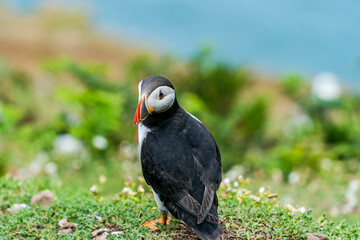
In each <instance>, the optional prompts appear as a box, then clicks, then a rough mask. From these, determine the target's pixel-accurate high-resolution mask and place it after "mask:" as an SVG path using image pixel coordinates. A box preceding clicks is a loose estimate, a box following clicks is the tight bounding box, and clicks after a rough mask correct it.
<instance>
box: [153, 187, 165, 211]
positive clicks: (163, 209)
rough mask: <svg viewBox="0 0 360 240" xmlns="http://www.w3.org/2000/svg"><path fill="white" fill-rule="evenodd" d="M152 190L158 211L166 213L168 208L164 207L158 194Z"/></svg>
mask: <svg viewBox="0 0 360 240" xmlns="http://www.w3.org/2000/svg"><path fill="white" fill-rule="evenodd" d="M152 191H153V194H154V197H155V202H156V205H157V206H158V208H159V210H160V212H161V213H162V214H167V213H168V212H169V210H168V209H167V208H166V207H165V205H164V203H163V202H162V201H161V200H160V198H159V195H157V193H156V192H155V191H154V189H153V190H152Z"/></svg>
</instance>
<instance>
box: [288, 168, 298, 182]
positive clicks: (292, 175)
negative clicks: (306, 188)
mask: <svg viewBox="0 0 360 240" xmlns="http://www.w3.org/2000/svg"><path fill="white" fill-rule="evenodd" d="M299 182H300V174H299V173H297V172H295V171H293V172H291V173H290V174H289V183H290V184H298V183H299Z"/></svg>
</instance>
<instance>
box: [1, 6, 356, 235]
mask: <svg viewBox="0 0 360 240" xmlns="http://www.w3.org/2000/svg"><path fill="white" fill-rule="evenodd" d="M45 12H46V11H45ZM56 14H58V13H56V11H54V12H50V13H48V14H43V15H41V16H42V17H40V18H42V21H28V20H26V19H25V20H24V21H19V22H18V23H16V21H15V20H14V19H16V18H17V17H13V18H9V19H10V20H7V21H6V22H7V23H9V24H10V23H11V24H18V25H15V26H14V27H12V28H13V29H20V28H21V26H25V27H23V28H29V29H31V28H36V29H37V31H34V34H35V33H40V35H41V36H40V37H39V36H33V38H30V39H33V40H34V42H33V41H31V42H30V43H28V42H26V41H27V40H26V39H24V41H25V44H24V46H23V47H19V46H18V45H17V44H20V43H21V41H20V42H19V41H12V40H11V39H10V38H9V39H5V40H4V39H2V38H0V43H1V44H3V45H4V46H7V45H9V44H10V45H9V46H13V47H8V48H6V49H5V48H4V51H5V50H6V52H7V53H6V54H8V55H6V54H5V52H4V56H0V177H1V176H2V178H1V188H0V193H1V194H0V206H1V209H0V211H1V213H0V218H1V222H6V223H8V224H2V225H0V229H1V234H3V233H4V234H7V235H6V236H9V237H11V236H14V235H13V234H15V235H16V236H17V237H18V238H21V237H23V238H30V239H32V238H35V237H39V238H41V237H48V236H49V238H51V236H54V234H56V233H57V232H58V230H59V228H58V227H57V225H58V222H59V221H60V220H61V219H62V218H67V219H68V220H69V221H70V222H74V223H77V224H78V227H77V229H76V231H75V233H74V235H73V236H78V237H79V238H82V236H88V237H89V236H90V234H91V232H92V231H93V230H95V229H98V228H100V227H103V226H105V223H108V224H110V226H113V227H114V228H117V229H120V230H121V231H122V232H123V235H121V236H123V237H124V238H127V239H132V238H140V237H141V236H148V234H150V233H149V232H148V231H147V230H146V229H144V228H143V227H140V224H141V223H142V222H144V221H146V220H149V219H153V218H155V217H158V215H159V213H158V210H156V209H155V203H154V202H153V199H152V196H149V193H148V189H145V193H142V192H138V193H137V194H136V195H132V194H130V195H129V194H128V193H119V192H121V189H123V187H124V186H126V184H127V185H129V186H128V187H130V189H131V191H132V192H137V190H136V191H135V189H137V184H144V183H143V182H141V181H136V184H135V183H130V182H127V179H128V178H133V179H135V178H136V177H137V176H140V175H141V172H140V171H141V170H140V163H139V161H138V156H137V151H138V150H137V144H136V140H135V139H136V128H134V127H133V126H132V123H133V116H134V112H135V108H136V106H137V98H138V96H137V95H138V93H137V84H138V82H139V81H141V80H142V79H143V78H145V77H147V76H149V75H155V74H156V75H163V76H165V77H167V78H169V79H170V80H171V81H172V82H173V84H174V86H175V88H176V91H177V98H178V101H179V103H180V104H181V106H182V107H184V108H185V109H186V110H187V111H189V112H191V113H192V114H193V115H195V116H196V117H198V118H199V119H201V121H202V122H203V123H204V124H205V125H206V126H207V127H208V128H209V129H210V131H211V132H212V133H213V135H214V137H215V139H216V141H217V143H218V145H219V148H220V151H221V154H222V162H223V169H224V178H229V179H230V181H233V180H234V179H237V178H238V177H239V176H245V177H249V178H250V179H251V180H252V184H250V185H249V186H246V185H243V184H240V187H236V188H233V190H230V192H228V191H227V190H226V187H223V188H222V189H221V191H220V193H219V195H220V196H221V197H220V199H221V201H220V204H221V211H220V215H221V217H222V219H223V220H224V226H225V227H226V229H228V230H227V233H229V234H230V235H232V236H241V237H243V238H245V239H246V238H251V237H256V235H259V236H257V237H258V238H260V237H261V236H265V237H263V239H264V238H265V239H266V237H268V236H272V237H273V238H274V239H277V238H281V237H284V238H289V237H293V238H295V237H298V238H303V237H305V236H306V234H307V233H312V232H320V233H325V234H326V235H328V236H329V237H330V238H332V239H338V238H342V239H356V238H357V237H358V236H357V235H356V234H357V233H356V231H355V230H356V228H357V230H358V225H354V226H353V227H349V226H348V225H352V224H358V223H359V217H358V216H359V212H360V210H359V209H360V208H359V206H360V200H359V199H360V198H359V192H360V180H359V179H360V171H359V170H360V169H359V168H360V122H359V121H358V119H359V117H360V108H359V106H360V95H359V94H358V93H355V92H351V91H346V90H342V91H341V94H339V95H338V96H336V97H335V98H334V97H333V98H328V99H323V98H321V97H319V96H318V95H317V94H316V91H314V85H313V84H312V83H310V82H309V81H307V80H306V79H305V78H303V77H302V76H301V75H299V74H291V75H288V76H284V77H281V78H279V79H272V81H267V79H265V80H263V78H264V77H262V76H258V75H256V73H255V72H252V71H250V70H248V69H246V68H244V67H241V66H232V65H229V64H226V63H219V62H216V61H214V60H213V58H212V56H211V49H210V48H204V49H202V50H201V51H199V53H197V54H195V55H194V57H193V58H191V59H190V60H187V61H180V60H179V59H176V58H174V57H172V56H169V55H160V56H159V55H158V56H156V55H155V54H147V53H139V54H138V55H136V56H134V55H135V53H133V52H132V53H129V52H130V51H131V50H129V51H125V50H124V49H121V48H120V49H119V48H118V47H117V46H116V45H115V44H113V43H109V42H108V41H105V40H104V39H99V38H98V37H97V36H95V34H94V33H93V32H92V31H91V24H90V23H89V22H87V20H86V18H81V17H80V18H78V17H76V15H72V16H67V14H60V15H59V16H57V15H56ZM3 15H4V16H5V14H3ZM6 16H7V15H6ZM69 17H70V18H71V20H69V19H70V18H69ZM76 19H77V20H76ZM40 22H42V23H43V24H45V25H44V26H45V27H43V28H44V29H45V30H44V29H42V28H41V26H38V25H37V24H40ZM74 22H77V24H73V23H74ZM69 23H71V24H70V25H71V26H70V25H69ZM64 29H71V31H73V32H76V33H78V34H79V36H78V37H77V38H76V39H73V42H72V41H69V42H67V43H66V44H65V45H63V46H62V45H61V43H60V42H56V44H51V43H52V41H49V39H57V37H58V36H60V35H61V34H63V32H61V31H63V30H64ZM18 32H22V31H18ZM84 32H85V35H84ZM59 33H60V34H59ZM70 35H71V34H70ZM16 36H17V35H16ZM16 36H15V38H20V37H16ZM43 36H46V37H45V38H44V37H43ZM48 36H52V38H48ZM74 36H77V35H76V34H74ZM36 39H37V40H36ZM70 40H71V39H70ZM78 41H79V42H78ZM84 42H88V43H89V45H88V47H87V48H86V46H87V45H86V44H81V43H84ZM11 44H12V45H11ZM14 44H15V45H14ZM27 44H28V45H27ZM33 44H37V45H36V46H37V47H34V48H32V49H34V51H35V50H39V51H38V52H34V53H33V52H30V53H27V52H24V53H23V52H21V54H17V53H16V52H15V54H14V56H12V55H11V51H14V50H11V49H27V48H29V47H28V46H33ZM46 44H49V45H46ZM67 44H69V45H67ZM71 44H75V45H71ZM43 45H44V46H45V45H46V47H42V46H43ZM80 45H81V46H82V47H84V48H82V47H79V46H80ZM69 46H70V47H69ZM71 46H72V47H71ZM48 48H49V49H52V50H54V52H55V53H63V52H64V54H65V53H66V54H67V55H59V56H57V57H51V58H50V57H46V58H45V57H44V56H47V54H48V53H47V51H45V52H42V51H40V50H44V49H48ZM69 49H75V50H74V52H73V53H69V51H70V50H69ZM89 49H96V51H94V52H91V51H89ZM8 50H9V51H8ZM55 50H56V51H55ZM104 50H106V51H104ZM70 52H71V51H70ZM84 52H86V53H88V52H89V54H90V55H89V56H92V59H96V60H100V61H97V62H95V61H90V60H84V59H87V58H86V57H84V56H88V55H86V54H85V55H83V53H84ZM90 52H91V53H90ZM26 54H30V55H31V56H30V57H29V58H26ZM33 55H34V56H33ZM69 55H71V56H73V58H70V57H68V56H69ZM17 57H20V58H19V59H18V58H17ZM33 58H34V59H35V60H36V63H34V62H31V64H29V66H31V67H30V68H31V69H30V70H29V69H27V70H25V69H24V68H22V67H17V65H16V64H17V63H18V62H19V66H28V65H27V61H30V60H31V59H33ZM29 59H30V60H29ZM90 59H91V57H90ZM17 60H19V61H17ZM35 60H33V61H35ZM114 62H115V63H114ZM125 62H126V63H125ZM114 68H115V70H114ZM114 72H115V74H114ZM119 73H120V74H119ZM6 175H11V176H13V177H15V178H17V179H32V180H26V181H19V180H14V179H13V178H12V177H7V176H6ZM4 176H6V177H4ZM34 178H37V179H39V180H34ZM124 183H125V184H124ZM93 184H96V185H97V186H98V188H99V191H100V194H99V195H98V196H93V195H92V194H91V193H90V192H89V190H88V189H89V188H90V187H91V186H92V185H93ZM134 184H135V185H134ZM144 187H145V186H144ZM46 188H48V189H50V190H52V191H54V192H55V193H56V195H57V200H56V201H55V202H54V203H53V205H51V207H50V208H48V209H42V208H39V207H38V206H33V207H32V208H30V209H24V210H23V211H21V212H19V213H18V214H14V213H7V212H6V209H7V208H8V207H11V206H13V205H14V204H16V203H26V204H28V205H29V203H30V198H31V196H32V195H33V194H35V193H38V192H40V191H41V190H43V189H46ZM145 188H146V187H145ZM245 188H246V189H248V190H245ZM259 188H261V189H272V191H273V192H275V193H278V194H279V196H280V197H279V198H280V200H282V201H283V202H280V201H279V200H274V199H268V198H267V197H266V195H267V194H268V191H266V190H265V192H264V193H261V194H260V193H258V194H255V196H253V195H251V194H250V193H249V190H251V191H252V192H258V189H259ZM232 191H235V192H236V191H240V193H239V194H235V192H232ZM258 199H259V201H258ZM287 203H290V204H292V205H294V206H295V207H296V208H299V207H301V206H304V207H305V208H306V209H312V214H310V211H311V210H308V211H306V212H305V213H291V212H290V211H289V210H288V209H287V208H286V204H287ZM302 209H304V208H302ZM323 212H327V213H328V215H329V216H331V217H329V219H330V218H331V219H332V220H329V219H328V218H327V217H326V216H325V215H324V216H323ZM98 216H100V217H101V221H100V219H99V218H98ZM343 219H345V221H343ZM37 226H38V227H37ZM163 230H166V231H162V232H161V233H155V234H152V235H151V236H152V237H156V236H162V237H163V238H166V237H173V238H176V237H179V238H181V237H180V236H183V235H181V234H191V233H190V232H189V231H187V230H186V228H184V227H183V226H182V225H180V226H179V225H178V222H177V221H175V222H174V224H172V225H171V226H170V227H167V228H165V229H163ZM37 234H38V235H37ZM179 234H180V235H179ZM260 235H261V236H260ZM125 236H126V237H125ZM56 237H59V236H56ZM63 237H64V238H66V239H67V238H68V237H67V236H65V235H64V236H63Z"/></svg>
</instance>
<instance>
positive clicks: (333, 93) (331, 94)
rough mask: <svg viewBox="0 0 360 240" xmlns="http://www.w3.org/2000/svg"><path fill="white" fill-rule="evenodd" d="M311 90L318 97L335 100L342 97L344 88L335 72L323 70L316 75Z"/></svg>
mask: <svg viewBox="0 0 360 240" xmlns="http://www.w3.org/2000/svg"><path fill="white" fill-rule="evenodd" d="M311 92H312V94H313V95H314V96H315V97H316V98H319V99H321V100H324V101H333V100H336V99H338V98H339V97H340V95H341V92H342V89H341V86H340V83H339V80H338V78H337V77H336V75H335V74H333V73H330V72H323V73H320V74H318V75H316V76H315V77H314V79H313V81H312V85H311Z"/></svg>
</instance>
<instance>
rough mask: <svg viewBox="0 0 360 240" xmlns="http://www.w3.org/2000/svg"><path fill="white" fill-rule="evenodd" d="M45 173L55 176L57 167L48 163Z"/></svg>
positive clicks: (52, 163)
mask: <svg viewBox="0 0 360 240" xmlns="http://www.w3.org/2000/svg"><path fill="white" fill-rule="evenodd" d="M44 171H45V173H46V174H47V175H49V176H54V175H55V174H56V173H57V165H56V163H54V162H48V163H47V164H46V165H45V167H44Z"/></svg>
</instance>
